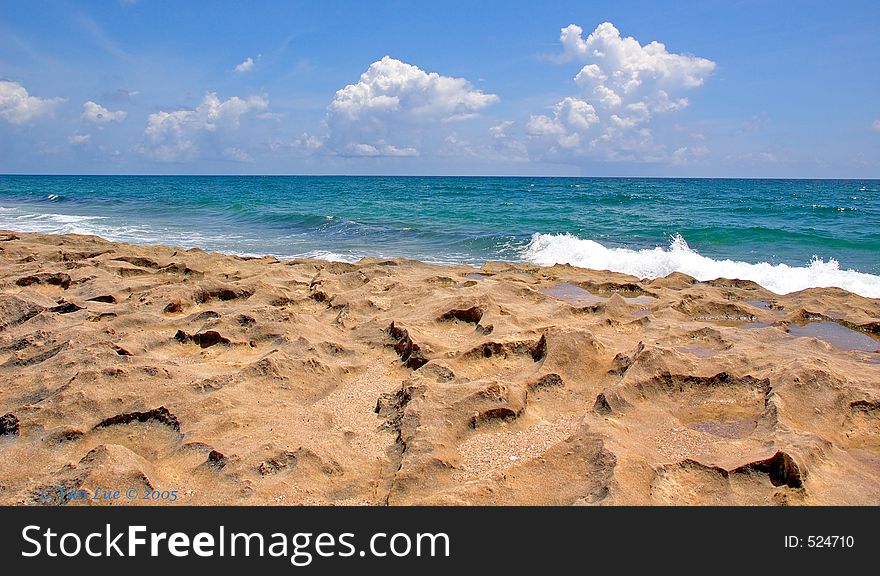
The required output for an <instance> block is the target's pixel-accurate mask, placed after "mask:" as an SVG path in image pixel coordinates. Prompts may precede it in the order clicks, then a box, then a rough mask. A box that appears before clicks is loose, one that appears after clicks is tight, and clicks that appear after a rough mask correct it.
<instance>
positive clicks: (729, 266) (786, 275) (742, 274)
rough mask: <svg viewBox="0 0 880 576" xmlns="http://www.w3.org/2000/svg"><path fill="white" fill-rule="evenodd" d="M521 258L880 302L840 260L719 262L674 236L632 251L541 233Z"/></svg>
mask: <svg viewBox="0 0 880 576" xmlns="http://www.w3.org/2000/svg"><path fill="white" fill-rule="evenodd" d="M521 257H522V258H523V259H524V260H526V261H528V262H531V263H533V264H538V265H540V266H552V265H553V264H571V265H573V266H579V267H581V268H593V269H596V270H611V271H612V272H621V273H624V274H630V275H632V276H637V277H639V278H659V277H662V276H666V275H668V274H671V273H673V272H682V273H684V274H687V275H688V276H693V277H694V278H696V279H697V280H702V281H705V280H713V279H715V278H736V279H739V280H751V281H753V282H757V283H758V284H760V285H761V286H763V287H764V288H767V289H768V290H771V291H773V292H776V293H777V294H788V293H790V292H797V291H798V290H804V289H805V288H829V287H837V288H843V289H844V290H848V291H850V292H853V293H854V294H859V295H861V296H865V297H867V298H880V276H875V275H873V274H865V273H864V272H857V271H855V270H841V269H840V263H839V262H838V261H837V260H835V259H834V258H830V259H828V260H827V261H825V260H822V259H820V258H818V257H815V256H814V257H813V259H812V260H811V261H810V263H809V265H808V266H789V265H788V264H770V263H769V262H760V263H758V264H752V263H749V262H739V261H735V260H714V259H712V258H708V257H706V256H702V255H700V254H699V253H697V252H696V251H695V250H693V249H692V248H691V247H690V246H688V243H687V241H686V240H685V239H684V238H683V237H682V236H681V235H680V234H676V235H675V236H673V238H672V241H671V242H670V243H669V246H668V247H667V248H662V247H659V246H658V247H656V248H653V249H642V250H632V249H628V248H607V247H605V246H603V245H602V244H600V243H598V242H596V241H594V240H585V239H583V238H578V237H577V236H574V235H573V234H537V233H536V234H533V235H532V240H531V242H529V244H528V245H527V246H526V247H525V248H524V249H523V251H522V253H521Z"/></svg>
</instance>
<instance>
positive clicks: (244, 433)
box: [0, 231, 880, 505]
mask: <svg viewBox="0 0 880 576" xmlns="http://www.w3.org/2000/svg"><path fill="white" fill-rule="evenodd" d="M0 309H2V318H3V319H2V321H0V322H2V324H0V380H2V381H3V382H4V383H5V384H4V385H3V386H2V387H0V415H4V416H3V418H4V419H3V428H2V431H0V432H2V434H0V454H2V455H3V456H4V458H3V459H2V462H0V477H2V478H3V481H2V485H0V503H2V504H41V503H45V502H42V501H41V497H40V494H41V492H40V490H41V489H45V488H46V487H53V486H64V487H67V488H70V489H74V490H85V491H87V492H88V493H90V494H94V492H95V491H96V490H98V489H102V488H103V489H106V488H115V489H126V488H128V487H130V486H135V487H138V488H140V489H161V490H178V491H179V492H178V493H179V494H180V499H179V500H178V501H177V502H176V503H179V504H196V505H208V504H239V503H241V504H363V505H384V504H392V505H397V504H401V505H408V504H460V505H470V504H624V505H628V504H638V505H642V504H648V505H650V504H694V505H700V504H735V505H745V504H761V505H769V504H858V505H877V504H878V503H880V433H878V432H877V429H878V428H877V422H878V418H880V387H878V382H880V353H878V350H880V340H878V337H877V334H878V332H880V299H876V298H875V299H872V298H865V297H862V296H858V295H856V294H852V293H849V292H846V291H845V290H842V289H838V288H808V289H806V290H802V291H799V292H793V293H789V294H786V295H779V294H775V293H773V292H770V291H769V290H767V289H765V288H762V287H761V286H759V285H758V284H756V283H754V282H749V281H739V280H734V279H728V280H725V279H718V280H714V281H707V282H696V281H694V280H693V278H691V277H688V276H686V275H684V274H681V273H672V274H670V275H668V276H665V277H662V278H657V279H654V280H642V279H639V278H635V277H632V276H627V275H625V274H620V273H615V272H607V271H597V270H589V269H582V268H576V267H573V266H568V265H555V266H550V267H540V266H537V265H534V264H527V263H503V262H487V263H486V264H484V265H483V266H482V267H480V268H473V267H471V266H467V265H457V264H443V265H438V264H426V263H422V262H418V261H414V260H405V259H399V258H390V259H377V258H365V259H362V260H360V261H358V262H356V263H345V262H333V261H327V260H302V259H298V260H278V259H276V258H274V257H268V256H264V257H239V256H232V255H227V254H219V253H208V252H204V251H202V250H200V249H197V248H195V249H188V250H184V249H180V248H177V249H175V248H173V247H168V246H152V245H151V246H136V245H128V244H120V243H113V242H109V241H106V240H103V239H100V238H98V237H93V236H76V235H61V236H56V235H45V234H36V233H25V232H8V231H0ZM874 344H876V346H874ZM872 346H874V348H873V349H871V348H872ZM37 463H39V464H37ZM548 477H550V478H554V480H555V485H554V487H553V489H551V490H548V489H547V486H546V478H548ZM44 491H45V490H44ZM49 503H55V504H61V503H65V502H60V501H54V500H53V501H51V502H49Z"/></svg>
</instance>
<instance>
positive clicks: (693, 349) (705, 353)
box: [676, 344, 718, 358]
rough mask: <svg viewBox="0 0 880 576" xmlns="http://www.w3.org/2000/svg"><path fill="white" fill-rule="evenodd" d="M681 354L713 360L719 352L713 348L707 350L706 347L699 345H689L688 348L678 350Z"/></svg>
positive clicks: (682, 347) (680, 347)
mask: <svg viewBox="0 0 880 576" xmlns="http://www.w3.org/2000/svg"><path fill="white" fill-rule="evenodd" d="M676 350H678V351H679V352H684V353H685V354H691V355H693V356H696V357H697V358H711V357H712V356H717V355H718V350H713V349H712V348H706V347H705V346H700V345H699V344H688V345H687V346H679V347H678V348H676Z"/></svg>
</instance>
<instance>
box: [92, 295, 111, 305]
mask: <svg viewBox="0 0 880 576" xmlns="http://www.w3.org/2000/svg"><path fill="white" fill-rule="evenodd" d="M86 302H103V303H104V304H116V298H115V297H114V296H113V295H112V294H103V295H101V296H95V297H94V298H89V299H88V300H86Z"/></svg>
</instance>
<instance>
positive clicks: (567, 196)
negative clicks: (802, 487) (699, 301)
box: [0, 176, 880, 297]
mask: <svg viewBox="0 0 880 576" xmlns="http://www.w3.org/2000/svg"><path fill="white" fill-rule="evenodd" d="M0 228H5V229H12V230H20V231H35V232H51V233H80V234H97V235H99V236H103V237H104V238H107V239H110V240H118V241H125V242H133V243H139V244H172V245H179V246H183V247H199V248H203V249H206V250H218V251H223V252H229V253H235V254H242V255H263V254H272V255H275V256H278V257H282V258H293V257H317V258H325V259H333V260H346V261H355V260H357V259H358V258H360V257H362V256H380V257H396V256H402V257H407V258H416V259H419V260H423V261H427V262H434V263H441V264H443V263H458V262H461V263H468V264H474V265H480V264H482V263H483V262H485V261H486V260H507V261H527V262H532V263H535V264H541V265H550V264H553V263H556V262H559V263H564V262H567V263H571V264H575V265H579V266H584V267H589V268H599V269H610V270H616V271H620V272H625V273H629V274H633V275H636V276H639V277H656V276H662V275H666V274H668V273H670V272H673V271H676V270H677V271H681V272H684V273H687V274H690V275H692V276H695V277H697V278H698V279H701V280H706V279H710V278H716V277H720V276H724V277H729V278H731V277H737V278H742V279H749V280H754V281H756V282H758V283H760V284H762V285H764V286H765V287H767V288H769V289H771V290H774V291H775V292H779V293H786V292H792V291H795V290H800V289H803V288H807V287H810V286H839V287H842V288H846V289H848V290H850V291H853V292H856V293H859V294H862V295H865V296H869V297H880V181H877V180H863V181H860V180H718V179H643V178H491V177H354V176H351V177H343V176H340V177H331V176H315V177H312V176H0Z"/></svg>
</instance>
